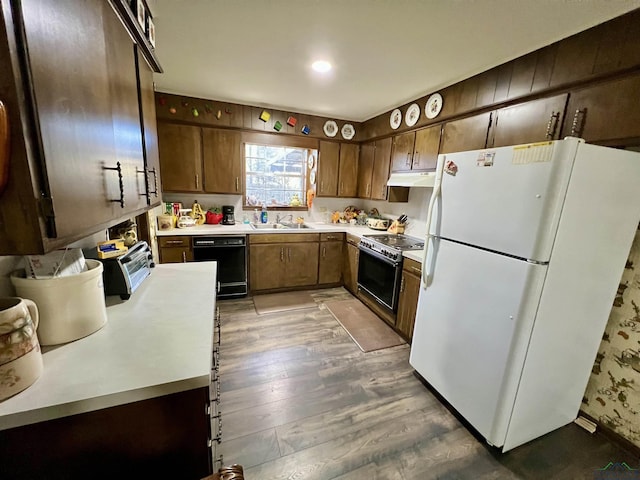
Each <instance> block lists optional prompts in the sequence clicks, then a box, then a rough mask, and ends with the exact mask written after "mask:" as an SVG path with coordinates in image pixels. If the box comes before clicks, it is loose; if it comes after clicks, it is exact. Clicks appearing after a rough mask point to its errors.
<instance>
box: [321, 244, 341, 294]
mask: <svg viewBox="0 0 640 480" xmlns="http://www.w3.org/2000/svg"><path fill="white" fill-rule="evenodd" d="M343 250H344V233H321V234H320V259H319V261H320V266H319V269H318V283H319V284H320V285H326V284H333V283H335V284H339V283H340V282H341V281H342V252H343Z"/></svg>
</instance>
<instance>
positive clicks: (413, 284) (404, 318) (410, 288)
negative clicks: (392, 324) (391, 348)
mask: <svg viewBox="0 0 640 480" xmlns="http://www.w3.org/2000/svg"><path fill="white" fill-rule="evenodd" d="M419 294H420V277H419V276H417V275H412V274H410V273H408V272H407V271H406V270H405V271H403V272H402V280H401V283H400V296H399V297H398V316H397V320H396V327H397V328H398V330H399V331H400V332H401V333H402V335H403V336H404V337H405V339H407V341H409V342H411V338H412V337H413V327H414V325H415V321H416V311H417V309H418V295H419Z"/></svg>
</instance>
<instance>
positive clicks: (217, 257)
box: [193, 235, 247, 298]
mask: <svg viewBox="0 0 640 480" xmlns="http://www.w3.org/2000/svg"><path fill="white" fill-rule="evenodd" d="M193 259H194V260H195V261H196V262H207V261H216V262H218V285H217V288H218V298H227V297H239V296H244V295H246V294H247V237H246V236H245V235H229V236H227V235H225V236H220V237H193Z"/></svg>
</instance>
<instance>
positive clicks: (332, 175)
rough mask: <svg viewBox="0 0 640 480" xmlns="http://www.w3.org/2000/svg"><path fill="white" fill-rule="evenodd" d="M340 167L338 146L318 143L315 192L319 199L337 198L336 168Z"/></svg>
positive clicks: (333, 143)
mask: <svg viewBox="0 0 640 480" xmlns="http://www.w3.org/2000/svg"><path fill="white" fill-rule="evenodd" d="M339 165H340V144H339V143H336V142H325V141H322V140H321V141H320V150H319V151H318V167H317V171H318V173H317V178H316V191H317V195H318V196H319V197H337V196H338V167H339Z"/></svg>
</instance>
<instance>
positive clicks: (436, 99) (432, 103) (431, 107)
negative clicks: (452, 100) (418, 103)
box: [424, 93, 442, 118]
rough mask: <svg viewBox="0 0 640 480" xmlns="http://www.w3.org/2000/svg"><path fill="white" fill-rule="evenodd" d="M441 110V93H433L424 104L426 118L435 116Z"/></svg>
mask: <svg viewBox="0 0 640 480" xmlns="http://www.w3.org/2000/svg"><path fill="white" fill-rule="evenodd" d="M440 110H442V95H440V94H439V93H434V94H433V95H431V96H430V97H429V99H428V100H427V104H426V105H425V106H424V113H425V115H426V116H427V118H436V117H437V116H438V115H439V114H440Z"/></svg>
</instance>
